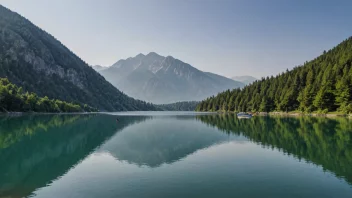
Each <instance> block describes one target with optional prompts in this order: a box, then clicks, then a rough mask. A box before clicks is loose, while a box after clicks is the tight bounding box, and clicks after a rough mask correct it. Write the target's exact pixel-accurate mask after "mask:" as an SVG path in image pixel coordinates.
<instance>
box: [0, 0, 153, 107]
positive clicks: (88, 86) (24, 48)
mask: <svg viewBox="0 0 352 198" xmlns="http://www.w3.org/2000/svg"><path fill="white" fill-rule="evenodd" d="M0 77H7V78H8V79H9V80H10V81H11V82H12V83H14V84H16V85H17V86H21V87H23V88H24V90H26V91H29V92H34V93H36V94H38V96H41V97H44V96H48V97H49V98H55V99H60V100H64V101H68V102H74V103H81V104H88V105H90V106H92V107H96V108H99V109H100V110H106V111H122V110H154V109H155V107H154V106H153V105H151V104H147V103H145V102H142V101H139V100H134V99H133V98H130V97H128V96H127V95H125V94H123V93H122V92H120V91H119V90H117V89H116V88H115V87H114V86H113V85H111V84H110V83H109V82H107V81H106V80H105V79H104V77H102V76H101V75H100V74H98V73H97V72H96V71H95V70H93V69H92V68H91V67H90V66H88V65H87V63H85V62H84V61H82V60H81V59H80V58H79V57H78V56H76V55H75V54H74V53H73V52H71V51H70V50H69V49H68V48H67V47H65V46H64V45H63V44H61V43H60V42H59V41H58V40H56V39H55V38H54V37H53V36H51V35H50V34H48V33H46V32H45V31H43V30H41V29H40V28H39V27H37V26H35V25H34V24H32V23H31V22H30V21H28V20H27V19H25V18H24V17H22V16H20V15H19V14H17V13H14V12H12V11H10V10H9V9H7V8H5V7H3V6H1V5H0Z"/></svg>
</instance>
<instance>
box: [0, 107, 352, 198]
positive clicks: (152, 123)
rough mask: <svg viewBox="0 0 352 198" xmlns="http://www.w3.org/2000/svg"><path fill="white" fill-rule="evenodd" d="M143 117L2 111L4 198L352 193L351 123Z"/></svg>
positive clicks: (198, 116) (165, 115)
mask: <svg viewBox="0 0 352 198" xmlns="http://www.w3.org/2000/svg"><path fill="white" fill-rule="evenodd" d="M142 114H143V113H123V114H121V113H117V114H111V115H104V114H97V115H95V114H88V115H31V116H19V117H0V171H1V172H0V197H54V198H55V197H58V198H59V197H77V198H81V197H88V198H89V197H339V198H340V197H351V196H352V122H351V120H348V119H343V118H341V119H326V118H308V117H302V118H269V117H254V118H252V119H248V120H238V119H236V118H235V117H234V115H232V114H221V115H218V114H194V113H183V112H177V113H176V114H174V113H170V112H166V113H160V112H159V113H148V114H147V115H142ZM116 118H118V121H117V120H116Z"/></svg>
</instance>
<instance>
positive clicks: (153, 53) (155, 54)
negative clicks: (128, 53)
mask: <svg viewBox="0 0 352 198" xmlns="http://www.w3.org/2000/svg"><path fill="white" fill-rule="evenodd" d="M147 56H149V57H150V56H152V57H155V56H160V55H159V54H157V53H155V52H149V53H148V54H147Z"/></svg>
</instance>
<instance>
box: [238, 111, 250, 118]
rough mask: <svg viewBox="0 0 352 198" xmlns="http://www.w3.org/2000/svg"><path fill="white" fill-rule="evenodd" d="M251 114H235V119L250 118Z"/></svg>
mask: <svg viewBox="0 0 352 198" xmlns="http://www.w3.org/2000/svg"><path fill="white" fill-rule="evenodd" d="M251 117H252V114H250V113H245V112H239V113H238V114H237V118H251Z"/></svg>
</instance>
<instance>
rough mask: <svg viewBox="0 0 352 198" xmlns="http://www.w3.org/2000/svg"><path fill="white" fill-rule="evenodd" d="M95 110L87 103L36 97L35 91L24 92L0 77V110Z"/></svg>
mask: <svg viewBox="0 0 352 198" xmlns="http://www.w3.org/2000/svg"><path fill="white" fill-rule="evenodd" d="M8 111H15V112H52V113H53V112H96V111H98V110H97V109H95V108H92V107H90V106H88V105H80V104H73V103H68V102H65V101H61V100H54V99H49V98H48V97H47V96H45V97H38V96H37V94H35V93H28V92H24V91H23V88H22V87H17V86H16V85H14V84H12V83H11V82H10V81H9V80H8V79H6V78H0V112H8Z"/></svg>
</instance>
